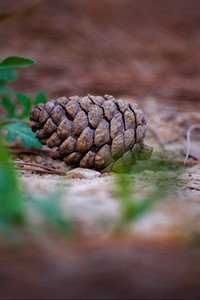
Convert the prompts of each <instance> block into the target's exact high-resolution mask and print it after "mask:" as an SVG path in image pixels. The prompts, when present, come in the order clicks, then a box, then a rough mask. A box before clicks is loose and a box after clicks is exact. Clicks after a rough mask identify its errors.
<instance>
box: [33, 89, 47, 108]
mask: <svg viewBox="0 0 200 300" xmlns="http://www.w3.org/2000/svg"><path fill="white" fill-rule="evenodd" d="M39 103H44V104H45V103H47V97H46V95H45V93H44V92H42V91H41V92H39V93H37V95H36V96H35V100H34V104H35V105H37V104H39Z"/></svg>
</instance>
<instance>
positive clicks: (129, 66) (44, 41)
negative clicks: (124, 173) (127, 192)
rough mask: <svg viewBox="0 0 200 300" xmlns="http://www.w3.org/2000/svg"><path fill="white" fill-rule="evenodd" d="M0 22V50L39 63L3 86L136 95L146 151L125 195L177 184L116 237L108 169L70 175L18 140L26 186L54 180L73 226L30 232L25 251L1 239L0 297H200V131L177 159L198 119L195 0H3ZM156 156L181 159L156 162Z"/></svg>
mask: <svg viewBox="0 0 200 300" xmlns="http://www.w3.org/2000/svg"><path fill="white" fill-rule="evenodd" d="M0 25H1V34H0V43H1V54H0V56H1V58H3V57H5V56H8V55H20V56H27V57H30V58H33V59H36V60H37V61H38V64H37V65H36V66H35V67H33V68H30V69H24V70H22V71H21V72H20V75H21V77H20V78H19V79H18V80H16V82H14V83H10V87H12V88H15V89H17V90H19V91H21V92H24V93H27V94H29V95H30V96H34V95H35V94H36V93H37V92H38V91H39V90H44V91H45V92H46V94H47V96H48V98H49V99H51V98H54V97H60V96H63V95H64V96H71V95H74V94H78V95H80V96H83V95H85V94H87V93H90V94H99V95H102V94H113V95H114V96H116V97H120V98H124V99H126V100H128V101H130V102H137V104H138V105H139V106H140V107H141V108H142V110H143V111H144V112H145V113H146V115H147V116H148V128H147V137H146V139H145V143H146V144H149V145H151V146H152V147H153V148H154V151H153V155H152V157H151V159H150V161H149V162H141V163H138V164H137V165H136V166H133V174H132V175H130V176H131V183H132V185H133V195H134V196H135V197H137V199H139V201H140V199H141V198H142V197H144V196H146V195H149V193H151V191H152V187H155V186H157V185H160V184H162V183H163V182H165V183H167V182H169V184H171V181H173V182H174V184H173V187H172V192H171V193H169V194H168V195H167V196H166V197H165V198H164V199H160V200H161V201H159V202H158V203H156V204H155V205H154V206H153V207H152V209H151V210H149V212H148V213H147V214H146V215H144V216H143V217H142V218H140V219H138V220H136V221H135V222H133V223H132V224H131V226H129V227H128V228H127V229H126V230H125V232H123V233H121V234H118V235H116V234H114V233H113V229H114V226H115V224H116V221H117V220H118V218H119V215H120V209H119V200H118V197H117V195H116V186H115V180H116V178H115V176H114V175H113V174H105V175H101V174H100V173H91V172H90V171H87V170H86V172H85V173H84V174H83V173H82V170H72V173H69V172H68V171H69V169H70V168H69V167H67V166H65V165H64V164H63V163H62V162H59V161H53V160H52V159H50V158H49V155H48V151H47V149H46V148H45V147H44V148H43V149H42V151H32V150H31V151H25V150H24V149H21V148H17V146H16V145H15V147H13V148H11V152H12V154H13V158H14V160H15V166H16V168H17V169H19V172H20V177H21V182H22V189H24V190H25V191H26V192H27V193H29V194H33V193H34V194H38V195H41V194H42V195H47V194H49V193H51V192H52V191H55V190H56V189H57V188H60V187H61V189H62V191H63V194H62V197H61V201H60V205H61V207H62V209H63V212H65V213H66V215H67V216H68V217H70V218H71V219H72V221H73V222H74V223H75V224H76V230H77V234H75V235H74V236H72V237H67V238H63V237H60V236H58V235H56V234H55V233H54V234H52V235H51V237H50V238H49V239H48V240H47V241H46V240H45V241H38V240H33V239H32V238H30V237H29V236H26V238H25V240H26V246H25V245H24V246H23V247H22V248H20V247H17V246H16V245H15V247H14V246H13V245H6V244H4V243H3V242H2V243H1V245H0V264H1V268H0V297H1V298H3V299H8V298H9V299H10V298H12V299H14V298H18V299H19V298H26V299H31V298H36V299H41V298H43V299H45V298H46V299H50V298H51V299H55V298H57V299H62V298H65V299H83V298H85V299H125V298H126V299H128V298H129V299H133V298H134V299H152V298H153V299H166V298H171V299H199V296H200V284H199V283H200V282H199V275H200V264H199V261H200V251H199V236H200V222H199V220H200V218H199V217H200V162H199V161H200V153H199V149H200V144H199V129H195V130H193V131H192V133H191V149H190V156H189V158H188V160H187V163H186V165H185V166H184V165H183V161H184V159H185V156H186V152H187V151H186V146H187V144H186V134H187V132H188V129H189V128H190V127H191V126H192V125H193V124H200V101H199V100H200V86H199V80H200V60H199V53H200V43H199V41H200V33H199V25H200V2H199V1H198V0H182V1H178V0H173V3H172V2H169V1H165V0H159V1H158V0H154V1H151V0H148V1H147V0H143V1H139V0H133V1H131V0H118V1H112V0H102V1H100V2H97V1H91V0H84V1H83V0H76V1H73V2H72V1H66V0H62V1H61V0H56V1H55V0H51V2H49V1H46V0H42V1H41V0H30V1H25V0H20V1H15V0H2V1H1V4H0ZM0 113H3V110H2V108H1V110H0ZM160 160H162V161H164V162H170V163H171V165H174V166H175V165H176V166H177V165H179V168H178V170H177V168H174V169H172V170H170V171H163V170H162V169H155V162H158V161H160ZM66 173H67V175H66ZM32 218H33V217H32ZM32 222H33V223H34V222H37V220H35V219H34V218H33V219H32Z"/></svg>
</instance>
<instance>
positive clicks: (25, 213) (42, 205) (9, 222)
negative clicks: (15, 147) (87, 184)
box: [0, 136, 72, 238]
mask: <svg viewBox="0 0 200 300" xmlns="http://www.w3.org/2000/svg"><path fill="white" fill-rule="evenodd" d="M59 199H60V194H59V192H58V191H56V192H55V193H54V194H52V195H50V196H48V197H43V196H34V195H31V196H30V195H27V194H26V193H25V192H24V191H22V188H21V185H20V181H19V178H18V175H17V173H16V172H15V170H14V166H13V164H12V162H11V159H10V157H9V153H8V150H7V149H6V147H5V146H4V143H3V137H2V136H0V236H4V237H7V238H9V237H13V236H15V235H16V234H17V232H18V230H19V229H22V230H23V229H24V230H29V231H31V232H37V224H35V225H34V226H33V224H31V221H30V219H31V214H34V215H36V220H37V219H38V217H39V218H41V219H42V220H43V223H46V224H47V225H48V227H50V228H51V227H52V228H55V229H57V230H58V231H59V232H61V233H68V232H70V231H71V229H72V224H71V222H70V221H69V220H68V218H67V217H66V216H65V215H64V214H63V212H62V209H61V207H60V205H59ZM30 212H31V214H30ZM39 231H41V228H40V229H39V230H38V232H39Z"/></svg>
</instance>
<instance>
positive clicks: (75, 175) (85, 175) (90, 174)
mask: <svg viewBox="0 0 200 300" xmlns="http://www.w3.org/2000/svg"><path fill="white" fill-rule="evenodd" d="M66 177H67V178H68V179H93V178H98V177H101V173H100V172H98V171H94V170H90V169H85V168H75V169H73V170H71V171H68V172H67V173H66Z"/></svg>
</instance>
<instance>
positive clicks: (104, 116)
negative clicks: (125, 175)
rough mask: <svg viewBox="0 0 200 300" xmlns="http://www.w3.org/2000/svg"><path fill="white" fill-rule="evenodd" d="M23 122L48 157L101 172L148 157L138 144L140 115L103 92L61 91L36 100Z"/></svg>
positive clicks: (143, 123) (148, 151)
mask: <svg viewBox="0 0 200 300" xmlns="http://www.w3.org/2000/svg"><path fill="white" fill-rule="evenodd" d="M29 126H30V127H31V129H32V131H33V132H35V136H36V137H37V138H38V140H39V141H40V142H41V143H42V144H43V145H47V146H48V147H49V148H52V152H51V153H50V155H51V157H52V158H54V159H60V160H63V161H64V162H65V163H66V164H67V165H71V166H73V167H78V166H79V167H82V168H90V169H95V170H98V171H101V172H110V171H114V172H118V171H119V170H122V169H123V170H124V169H126V170H128V169H130V168H131V166H132V165H133V163H134V162H135V161H136V160H137V159H149V157H150V156H151V153H152V148H151V147H149V146H146V145H144V137H145V134H146V117H145V116H144V114H143V112H142V111H141V110H140V109H139V108H138V106H137V105H136V104H131V103H128V102H127V101H125V100H121V99H120V100H116V99H115V98H114V97H113V96H109V95H105V96H104V97H101V96H92V95H88V96H85V97H78V96H73V97H69V98H66V97H61V98H58V99H57V100H51V101H49V102H47V103H46V104H38V105H37V106H36V107H35V108H33V109H32V110H31V112H30V118H29Z"/></svg>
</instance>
